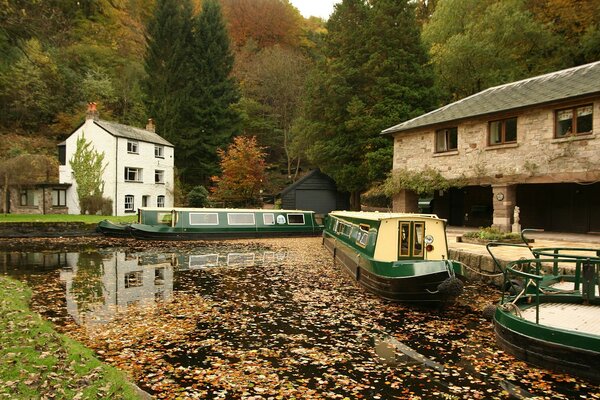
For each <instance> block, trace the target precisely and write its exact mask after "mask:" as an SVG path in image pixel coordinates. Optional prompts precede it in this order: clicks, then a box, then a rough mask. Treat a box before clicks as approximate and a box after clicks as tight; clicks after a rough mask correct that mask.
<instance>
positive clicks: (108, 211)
mask: <svg viewBox="0 0 600 400" xmlns="http://www.w3.org/2000/svg"><path fill="white" fill-rule="evenodd" d="M112 206H113V202H112V199H110V198H108V197H102V195H100V194H94V195H92V196H89V197H84V198H83V199H80V200H79V207H81V214H89V215H96V214H100V215H112V211H113V207H112Z"/></svg>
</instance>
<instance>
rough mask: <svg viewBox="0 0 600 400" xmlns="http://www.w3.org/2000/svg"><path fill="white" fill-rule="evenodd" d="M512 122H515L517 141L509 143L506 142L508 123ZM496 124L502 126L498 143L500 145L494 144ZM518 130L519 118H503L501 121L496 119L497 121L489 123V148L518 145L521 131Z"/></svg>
mask: <svg viewBox="0 0 600 400" xmlns="http://www.w3.org/2000/svg"><path fill="white" fill-rule="evenodd" d="M510 120H515V140H511V141H507V140H506V122H507V121H510ZM494 123H500V124H501V128H500V142H498V143H495V142H492V124H494ZM518 128H519V119H518V118H517V117H507V118H501V119H495V120H492V121H489V122H488V135H487V142H488V146H502V145H505V144H514V143H518V141H519V129H518Z"/></svg>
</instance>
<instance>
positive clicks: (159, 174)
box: [154, 169, 165, 183]
mask: <svg viewBox="0 0 600 400" xmlns="http://www.w3.org/2000/svg"><path fill="white" fill-rule="evenodd" d="M154 183H165V171H163V170H160V169H157V170H154Z"/></svg>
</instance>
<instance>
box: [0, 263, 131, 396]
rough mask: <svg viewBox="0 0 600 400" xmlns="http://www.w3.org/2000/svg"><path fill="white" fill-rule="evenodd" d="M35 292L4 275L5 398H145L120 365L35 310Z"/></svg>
mask: <svg viewBox="0 0 600 400" xmlns="http://www.w3.org/2000/svg"><path fill="white" fill-rule="evenodd" d="M30 297H31V292H30V291H29V289H28V288H27V286H26V285H24V284H23V283H21V282H19V281H16V280H14V279H11V278H8V277H6V276H2V275H0V398H11V399H41V398H57V399H105V398H110V399H139V398H142V397H141V395H140V393H139V392H138V391H136V390H135V389H134V387H133V386H132V385H131V384H130V383H129V382H128V381H127V379H126V376H125V375H124V374H123V373H122V372H120V371H118V370H117V369H115V368H113V367H110V366H107V365H106V364H103V363H102V362H101V361H100V360H98V359H97V358H96V357H95V356H94V354H93V353H92V351H91V350H89V349H88V348H86V347H84V346H83V345H81V344H80V343H78V342H75V341H73V340H71V339H69V338H67V337H66V336H64V335H61V334H59V333H57V332H56V331H55V330H54V329H53V328H52V325H51V324H50V323H49V322H47V321H44V320H42V319H41V317H40V316H39V315H38V314H36V313H33V312H31V310H29V307H28V301H29V298H30Z"/></svg>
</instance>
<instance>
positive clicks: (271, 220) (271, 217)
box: [263, 213, 275, 226]
mask: <svg viewBox="0 0 600 400" xmlns="http://www.w3.org/2000/svg"><path fill="white" fill-rule="evenodd" d="M263 225H267V226H271V225H275V214H274V213H264V214H263Z"/></svg>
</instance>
